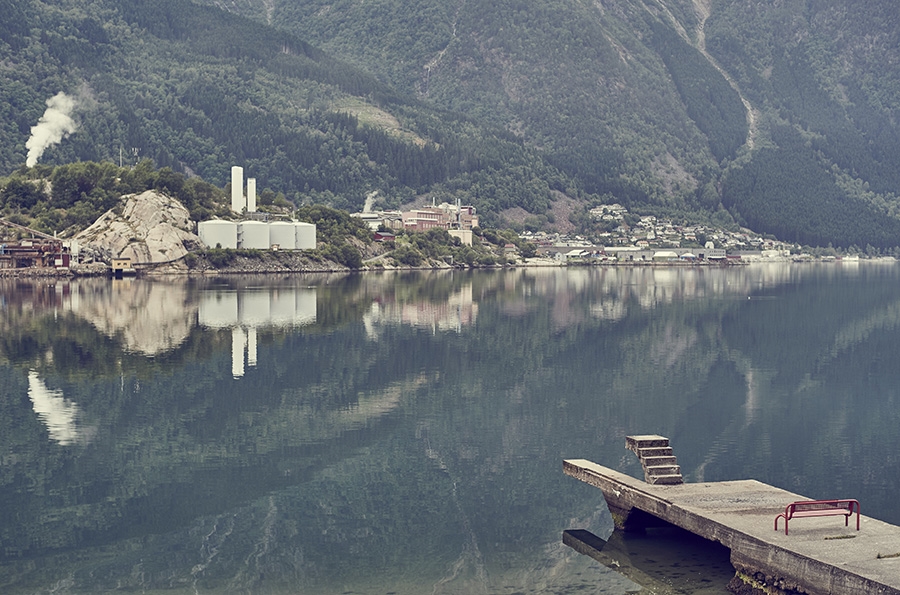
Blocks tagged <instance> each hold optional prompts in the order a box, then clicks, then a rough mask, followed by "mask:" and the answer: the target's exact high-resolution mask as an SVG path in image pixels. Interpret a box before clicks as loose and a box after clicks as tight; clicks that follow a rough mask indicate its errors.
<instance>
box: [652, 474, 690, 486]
mask: <svg viewBox="0 0 900 595" xmlns="http://www.w3.org/2000/svg"><path fill="white" fill-rule="evenodd" d="M647 479H648V480H649V481H647V483H650V484H656V485H680V484H683V483H684V478H683V477H681V474H680V473H679V474H678V475H651V476H649V477H647Z"/></svg>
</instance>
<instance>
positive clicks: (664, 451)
mask: <svg viewBox="0 0 900 595" xmlns="http://www.w3.org/2000/svg"><path fill="white" fill-rule="evenodd" d="M673 453H674V451H673V450H672V447H671V446H652V447H650V448H639V449H638V452H637V456H638V457H640V458H641V459H645V458H647V457H671V456H673Z"/></svg>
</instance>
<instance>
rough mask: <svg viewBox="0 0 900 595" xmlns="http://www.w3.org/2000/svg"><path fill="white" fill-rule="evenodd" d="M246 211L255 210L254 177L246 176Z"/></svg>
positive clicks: (252, 211) (253, 211)
mask: <svg viewBox="0 0 900 595" xmlns="http://www.w3.org/2000/svg"><path fill="white" fill-rule="evenodd" d="M247 212H248V213H255V212H256V178H247Z"/></svg>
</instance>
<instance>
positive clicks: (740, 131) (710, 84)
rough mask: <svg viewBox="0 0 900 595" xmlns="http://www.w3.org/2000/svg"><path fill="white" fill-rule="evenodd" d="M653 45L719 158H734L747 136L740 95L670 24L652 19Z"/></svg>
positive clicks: (695, 120) (688, 108)
mask: <svg viewBox="0 0 900 595" xmlns="http://www.w3.org/2000/svg"><path fill="white" fill-rule="evenodd" d="M650 26H651V29H652V31H653V38H652V40H653V45H654V47H655V49H656V50H657V51H658V52H659V55H660V57H661V58H662V60H663V62H664V63H665V65H666V68H667V69H668V70H669V73H670V74H671V75H672V80H673V81H674V83H675V87H676V88H677V89H678V93H679V94H680V95H681V99H682V101H684V104H685V107H686V108H687V114H688V116H690V118H691V120H693V121H694V122H695V123H696V124H697V127H698V128H699V129H700V130H701V131H702V132H703V133H704V134H705V135H706V136H707V138H708V139H709V148H710V151H712V154H713V155H715V156H716V159H718V160H719V161H722V160H723V159H729V158H733V157H734V154H735V151H737V150H738V148H740V146H741V145H743V144H744V140H745V139H746V138H747V113H746V110H745V108H744V105H743V104H742V103H741V100H740V97H739V96H738V94H737V93H736V92H735V90H734V89H732V88H731V85H729V84H728V81H726V80H725V78H724V77H723V76H722V75H721V74H720V73H719V71H718V70H716V68H715V67H714V66H713V65H712V64H710V63H709V61H708V60H707V59H706V58H705V57H704V56H702V55H701V54H700V52H698V51H697V50H696V49H694V48H693V47H691V46H689V45H688V44H687V43H686V42H685V41H684V40H683V39H682V38H681V37H679V36H678V34H676V33H675V31H673V30H672V29H671V28H670V27H668V26H665V25H663V24H662V23H660V22H659V21H655V20H654V21H651V25H650Z"/></svg>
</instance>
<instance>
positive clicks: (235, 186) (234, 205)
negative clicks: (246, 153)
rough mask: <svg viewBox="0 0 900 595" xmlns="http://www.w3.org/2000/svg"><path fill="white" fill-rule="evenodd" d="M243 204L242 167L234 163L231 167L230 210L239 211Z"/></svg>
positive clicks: (241, 209) (242, 208)
mask: <svg viewBox="0 0 900 595" xmlns="http://www.w3.org/2000/svg"><path fill="white" fill-rule="evenodd" d="M244 205H245V203H244V168H243V167H240V166H238V165H234V166H232V167H231V210H232V211H234V212H235V213H240V212H241V211H243V210H244Z"/></svg>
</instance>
